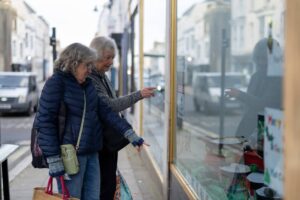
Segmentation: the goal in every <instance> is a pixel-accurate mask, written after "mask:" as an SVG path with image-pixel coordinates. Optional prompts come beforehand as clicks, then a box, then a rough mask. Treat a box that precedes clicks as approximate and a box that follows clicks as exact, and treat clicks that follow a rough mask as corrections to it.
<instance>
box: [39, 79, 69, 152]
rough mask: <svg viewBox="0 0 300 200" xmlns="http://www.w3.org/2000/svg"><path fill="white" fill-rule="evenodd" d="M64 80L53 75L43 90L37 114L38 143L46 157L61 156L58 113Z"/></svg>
mask: <svg viewBox="0 0 300 200" xmlns="http://www.w3.org/2000/svg"><path fill="white" fill-rule="evenodd" d="M62 81H63V80H62V78H60V77H59V76H57V75H53V76H52V77H51V78H50V79H49V80H48V81H47V82H46V83H45V86H44V88H43V90H42V93H41V97H40V100H39V109H38V112H37V128H38V131H39V136H38V143H39V145H40V148H41V149H42V151H43V154H44V155H45V157H49V156H55V155H59V154H60V149H59V140H58V112H59V107H60V102H61V101H62V96H63V82H62Z"/></svg>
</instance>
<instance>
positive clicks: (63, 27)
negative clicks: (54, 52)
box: [25, 0, 106, 48]
mask: <svg viewBox="0 0 300 200" xmlns="http://www.w3.org/2000/svg"><path fill="white" fill-rule="evenodd" d="M25 1H26V2H27V3H28V4H29V5H30V6H32V8H33V9H34V10H35V11H36V12H37V14H38V15H41V16H43V17H44V18H45V19H46V21H47V22H48V23H49V25H50V34H51V31H52V27H56V36H57V38H58V39H59V40H60V41H61V47H62V48H63V47H65V46H67V45H69V44H71V43H73V42H80V43H82V44H85V45H89V43H90V41H91V40H92V38H93V37H94V35H95V32H96V27H97V22H98V17H99V15H100V12H101V10H102V5H103V3H104V2H106V1H105V0H25ZM96 5H97V6H98V12H94V8H95V6H96Z"/></svg>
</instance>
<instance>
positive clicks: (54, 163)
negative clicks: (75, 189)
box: [47, 155, 65, 177]
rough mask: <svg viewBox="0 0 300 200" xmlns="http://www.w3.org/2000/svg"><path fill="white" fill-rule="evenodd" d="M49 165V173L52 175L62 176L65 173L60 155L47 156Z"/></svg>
mask: <svg viewBox="0 0 300 200" xmlns="http://www.w3.org/2000/svg"><path fill="white" fill-rule="evenodd" d="M47 163H48V165H49V175H50V176H52V177H57V176H62V175H64V174H65V168H64V164H63V161H62V159H61V157H60V156H58V155H57V156H50V157H48V158H47Z"/></svg>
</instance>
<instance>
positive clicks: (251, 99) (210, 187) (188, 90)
mask: <svg viewBox="0 0 300 200" xmlns="http://www.w3.org/2000/svg"><path fill="white" fill-rule="evenodd" d="M231 2H234V1H231ZM231 2H230V1H218V2H215V1H202V0H199V1H196V3H195V1H194V2H193V3H195V4H193V6H192V4H191V5H185V6H181V7H179V6H178V7H177V9H178V12H177V13H178V16H177V41H181V42H182V41H184V42H186V40H184V37H186V35H185V34H184V33H185V32H186V31H187V30H189V29H191V28H194V29H195V30H197V28H198V27H196V26H198V25H199V23H198V21H199V20H200V21H201V20H203V23H204V24H205V26H204V35H203V38H201V37H200V36H198V35H195V37H196V38H197V39H196V40H193V46H195V47H198V48H197V55H199V54H200V48H199V47H200V46H203V53H204V54H205V56H206V57H207V59H190V55H189V53H190V52H189V51H187V49H186V48H184V47H185V45H183V44H181V45H177V58H176V61H177V62H176V63H177V65H176V108H175V109H176V133H175V144H174V152H175V155H174V165H175V166H176V168H177V169H178V170H179V171H180V172H181V174H182V176H183V178H184V180H185V181H186V182H187V183H188V184H186V187H190V188H191V189H192V190H193V191H194V192H195V194H197V196H198V197H199V199H211V200H226V199H230V200H231V199H234V200H244V199H256V198H257V199H258V198H259V199H278V198H283V187H282V186H283V177H284V175H283V156H282V149H283V140H282V134H283V131H282V119H283V116H282V112H283V108H282V95H283V91H282V79H283V65H284V63H283V52H284V41H283V38H284V37H283V31H282V27H283V25H281V26H271V25H270V24H272V23H270V22H272V21H274V22H275V21H276V22H280V23H283V22H282V18H283V15H284V8H283V7H282V8H281V7H278V6H282V5H281V4H278V3H276V2H277V0H269V1H268V2H269V3H272V5H273V4H274V7H268V8H266V7H265V5H263V4H255V5H254V3H251V4H249V3H245V1H244V0H239V1H235V2H236V4H235V6H232V5H231ZM184 3H185V4H188V3H187V1H185V0H178V4H179V5H183V4H184ZM208 4H209V5H210V6H211V8H210V9H209V10H205V9H204V8H207V6H208ZM246 6H250V7H251V9H249V8H247V7H246ZM276 6H277V7H276ZM254 7H255V9H256V10H260V11H261V12H262V13H253V9H254ZM183 8H184V9H185V10H182V9H183ZM187 8H189V10H188V12H186V11H187ZM203 10H205V13H203V17H202V18H201V19H199V17H198V18H196V17H195V16H197V14H198V13H200V12H203ZM241 10H242V11H245V12H240V11H241ZM182 13H184V14H182ZM267 16H274V17H273V18H268V17H267ZM241 19H242V20H241ZM253 19H256V20H253ZM182 22H186V23H182ZM187 22H188V23H187ZM231 22H235V23H231ZM245 22H248V23H245ZM249 22H250V23H249ZM232 26H233V27H232ZM206 27H210V29H211V30H210V31H205V29H206ZM254 33H257V34H254ZM275 33H276V35H275ZM275 36H276V37H275ZM201 42H202V43H201ZM203 42H204V43H203ZM186 45H188V44H186ZM232 47H234V51H233V49H231V48H232ZM253 66H255V68H254V67H253ZM171 192H173V191H171Z"/></svg>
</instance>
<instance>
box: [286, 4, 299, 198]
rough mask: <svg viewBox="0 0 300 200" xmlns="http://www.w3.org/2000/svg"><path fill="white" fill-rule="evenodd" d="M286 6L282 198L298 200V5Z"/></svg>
mask: <svg viewBox="0 0 300 200" xmlns="http://www.w3.org/2000/svg"><path fill="white" fill-rule="evenodd" d="M286 2H287V9H286V51H285V76H284V77H285V81H284V91H285V94H284V110H285V131H284V135H285V138H284V143H285V144H284V145H285V152H284V155H285V165H284V166H285V173H284V174H285V177H284V180H285V183H284V196H285V199H287V200H292V199H300V192H299V189H298V188H299V185H300V156H299V155H300V148H299V144H300V106H299V105H300V78H299V76H300V74H299V67H300V65H299V52H300V27H299V24H300V13H299V10H300V1H298V0H287V1H286Z"/></svg>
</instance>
